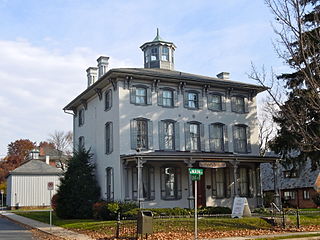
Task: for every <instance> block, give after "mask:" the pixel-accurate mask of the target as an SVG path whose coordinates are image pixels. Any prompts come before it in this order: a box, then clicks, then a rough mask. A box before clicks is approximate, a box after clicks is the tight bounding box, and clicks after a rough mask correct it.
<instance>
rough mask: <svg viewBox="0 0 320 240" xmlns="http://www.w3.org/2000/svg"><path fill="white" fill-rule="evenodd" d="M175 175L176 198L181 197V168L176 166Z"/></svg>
mask: <svg viewBox="0 0 320 240" xmlns="http://www.w3.org/2000/svg"><path fill="white" fill-rule="evenodd" d="M176 177H177V179H176V180H177V199H181V198H182V186H181V168H179V167H178V168H176Z"/></svg>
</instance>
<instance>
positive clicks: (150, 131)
mask: <svg viewBox="0 0 320 240" xmlns="http://www.w3.org/2000/svg"><path fill="white" fill-rule="evenodd" d="M148 149H153V124H152V121H150V120H149V121H148Z"/></svg>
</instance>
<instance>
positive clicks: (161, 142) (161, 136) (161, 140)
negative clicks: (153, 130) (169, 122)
mask: <svg viewBox="0 0 320 240" xmlns="http://www.w3.org/2000/svg"><path fill="white" fill-rule="evenodd" d="M159 149H160V150H164V122H163V121H159Z"/></svg>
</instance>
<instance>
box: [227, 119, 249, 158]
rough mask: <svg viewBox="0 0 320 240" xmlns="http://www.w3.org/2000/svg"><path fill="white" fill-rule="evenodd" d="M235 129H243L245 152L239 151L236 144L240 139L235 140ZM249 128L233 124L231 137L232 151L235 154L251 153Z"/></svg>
mask: <svg viewBox="0 0 320 240" xmlns="http://www.w3.org/2000/svg"><path fill="white" fill-rule="evenodd" d="M237 128H244V131H245V134H246V149H245V151H239V147H238V144H239V143H238V142H239V140H241V139H236V138H235V134H236V130H237ZM250 131H251V130H250V127H249V126H248V125H245V124H235V125H233V126H232V135H233V151H234V152H235V153H251V152H252V151H251V134H250ZM237 141H238V142H237Z"/></svg>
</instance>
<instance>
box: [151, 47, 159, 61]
mask: <svg viewBox="0 0 320 240" xmlns="http://www.w3.org/2000/svg"><path fill="white" fill-rule="evenodd" d="M158 59H159V51H158V48H151V61H158Z"/></svg>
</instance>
